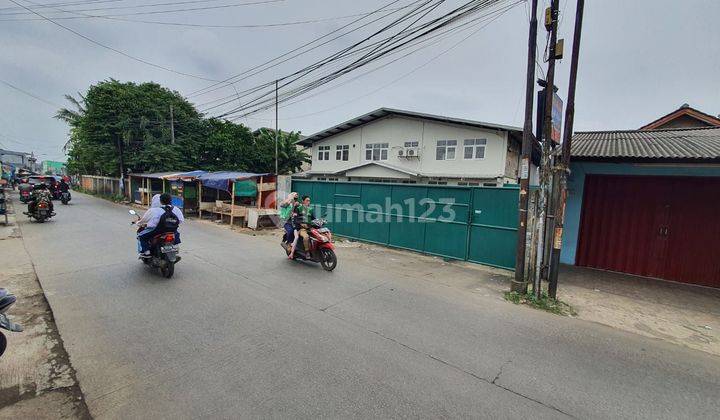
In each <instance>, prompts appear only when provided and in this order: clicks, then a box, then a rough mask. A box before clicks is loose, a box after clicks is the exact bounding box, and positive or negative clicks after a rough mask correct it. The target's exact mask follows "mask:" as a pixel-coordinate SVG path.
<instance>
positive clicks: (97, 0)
mask: <svg viewBox="0 0 720 420" xmlns="http://www.w3.org/2000/svg"><path fill="white" fill-rule="evenodd" d="M121 1H126V0H81V1H74V2H58V3H44V4H38V5H37V6H31V7H30V8H31V9H45V8H47V7H52V6H78V5H79V6H84V5H87V4H99V3H117V2H121ZM4 10H23V9H22V7H17V6H9V7H0V12H2V11H4ZM23 13H27V12H23Z"/></svg>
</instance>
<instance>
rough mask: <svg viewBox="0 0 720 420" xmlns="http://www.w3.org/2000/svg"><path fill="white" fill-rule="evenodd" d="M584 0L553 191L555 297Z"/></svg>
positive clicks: (552, 289)
mask: <svg viewBox="0 0 720 420" xmlns="http://www.w3.org/2000/svg"><path fill="white" fill-rule="evenodd" d="M584 8H585V0H577V9H576V11H575V33H574V34H573V47H572V48H573V49H572V58H571V61H570V85H569V86H568V97H567V108H566V109H565V128H564V129H563V143H562V157H561V159H560V163H559V164H558V165H557V166H556V170H557V172H556V173H558V174H559V175H560V188H559V190H558V193H557V194H555V203H554V208H555V230H554V233H553V248H552V254H551V256H550V274H549V281H548V295H549V296H550V297H551V298H555V297H556V296H557V284H558V271H559V269H560V251H561V249H562V238H563V226H564V219H565V203H566V201H567V177H568V175H569V173H570V147H571V145H572V133H573V123H574V120H575V85H576V84H577V71H578V59H579V57H580V35H581V33H582V21H583V9H584Z"/></svg>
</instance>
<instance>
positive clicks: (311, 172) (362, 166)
mask: <svg viewBox="0 0 720 420" xmlns="http://www.w3.org/2000/svg"><path fill="white" fill-rule="evenodd" d="M367 166H379V167H381V168H385V169H389V170H391V171H397V172H401V173H403V174H406V175H411V176H420V175H421V174H420V173H418V172H413V171H409V170H407V169H404V168H400V167H397V166H394V165H390V164H387V163H385V162H380V161H376V160H374V161H371V162H365V163H360V164H358V165H355V166H351V167H349V168H345V169H340V170H338V171H313V170H310V171H307V172H305V173H304V174H305V175H340V174H344V173H346V172H349V171H354V170H356V169H360V168H364V167H367Z"/></svg>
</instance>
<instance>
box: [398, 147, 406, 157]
mask: <svg viewBox="0 0 720 420" xmlns="http://www.w3.org/2000/svg"><path fill="white" fill-rule="evenodd" d="M398 157H405V149H403V148H400V149H398Z"/></svg>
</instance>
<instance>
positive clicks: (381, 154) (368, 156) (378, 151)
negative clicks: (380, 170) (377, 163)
mask: <svg viewBox="0 0 720 420" xmlns="http://www.w3.org/2000/svg"><path fill="white" fill-rule="evenodd" d="M388 146H389V144H388V143H369V144H366V145H365V160H387V157H388Z"/></svg>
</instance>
